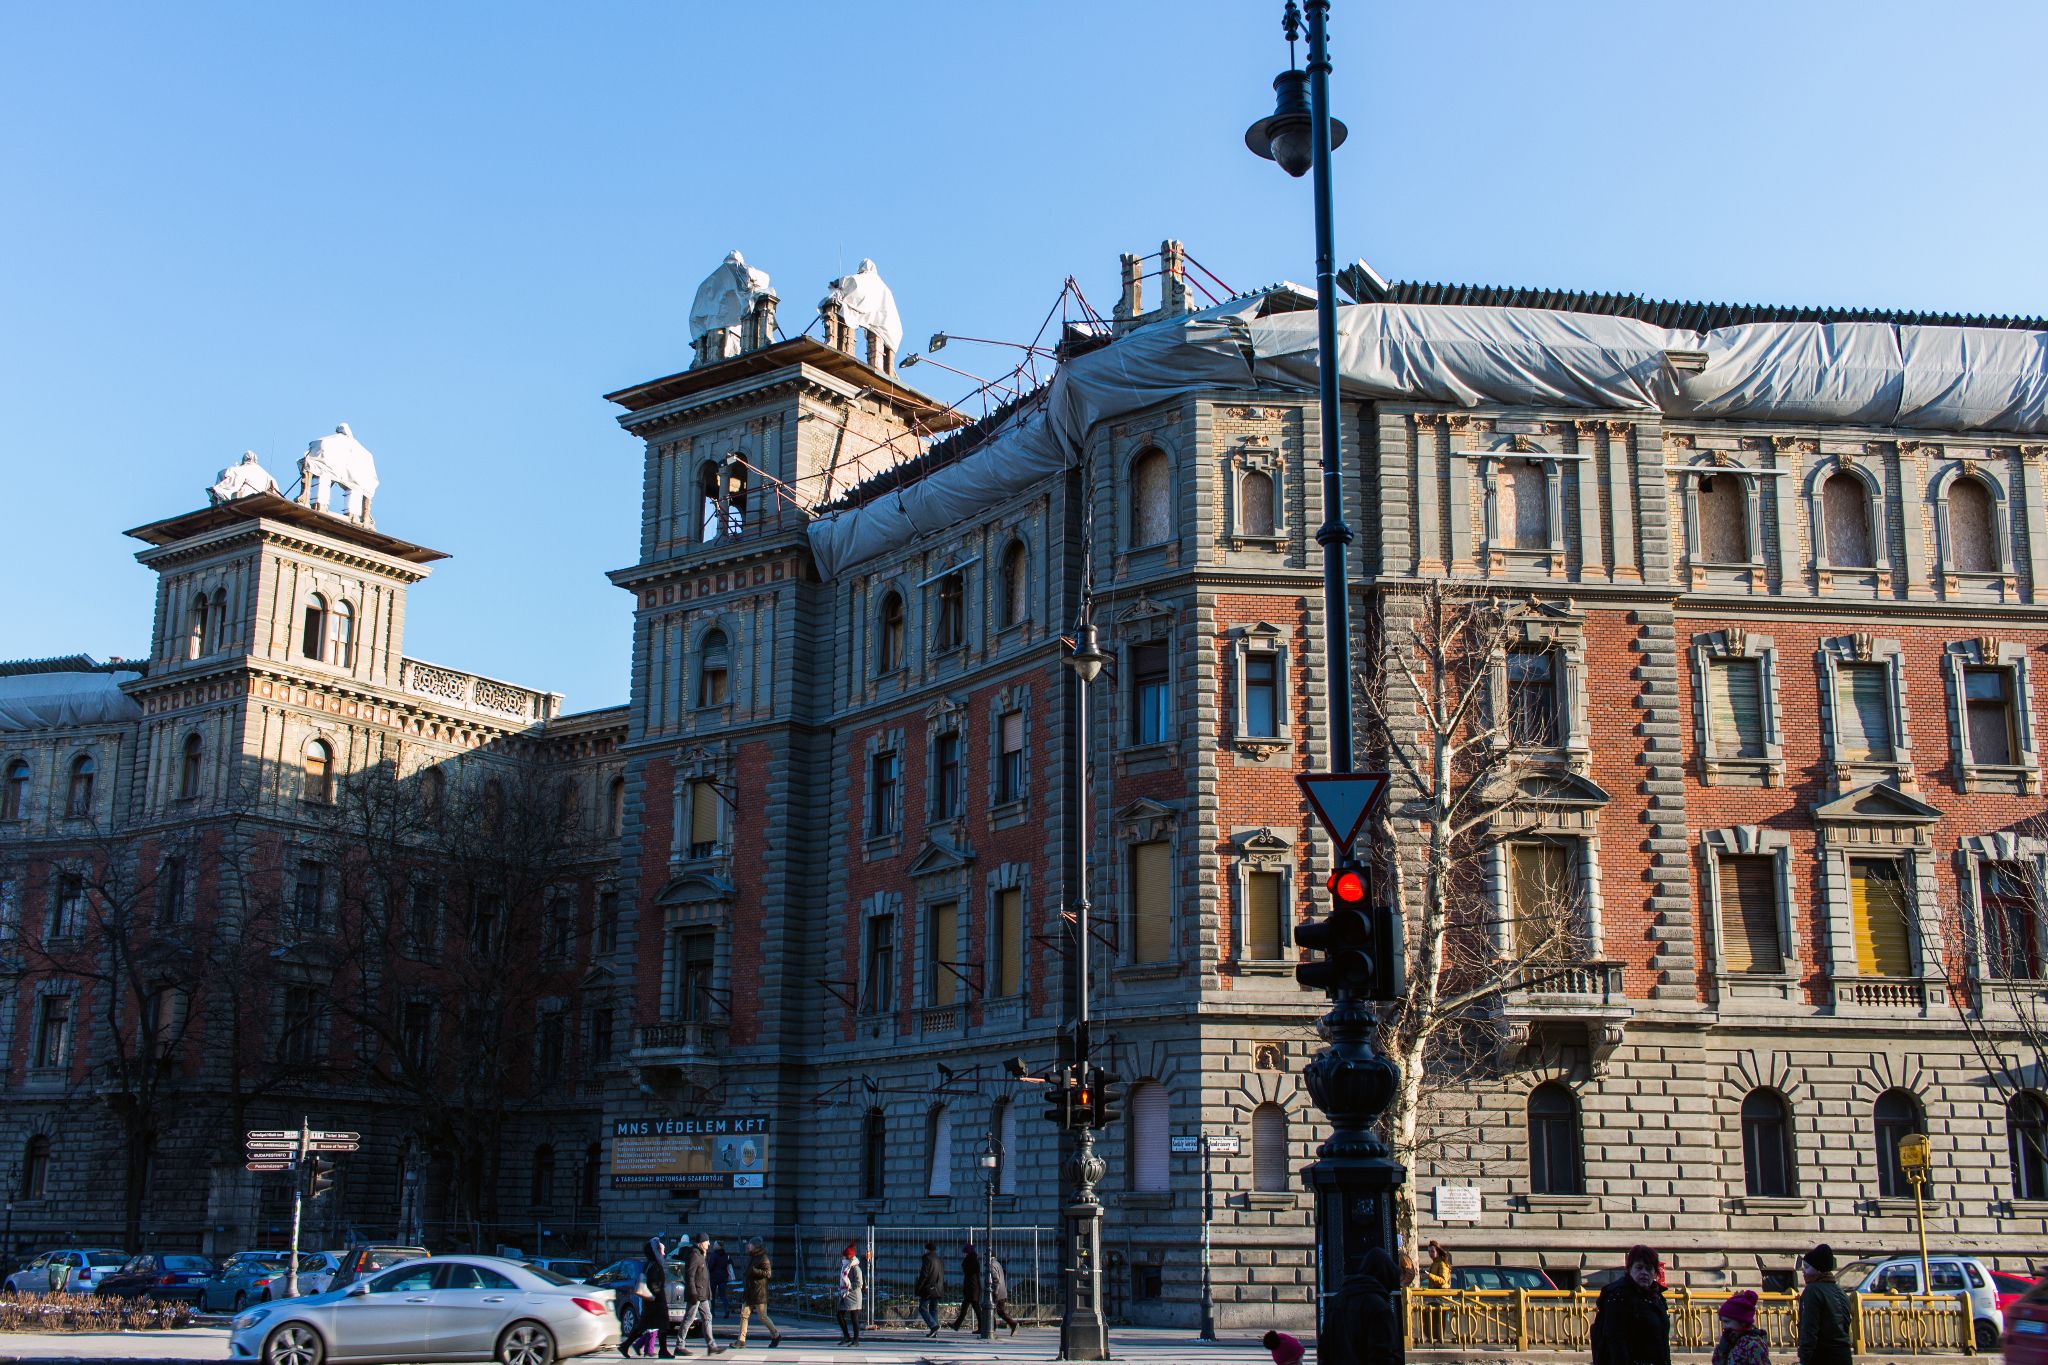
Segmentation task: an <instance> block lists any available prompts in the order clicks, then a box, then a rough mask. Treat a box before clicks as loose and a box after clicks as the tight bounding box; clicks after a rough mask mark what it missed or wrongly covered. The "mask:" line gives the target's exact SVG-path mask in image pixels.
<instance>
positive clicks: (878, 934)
mask: <svg viewBox="0 0 2048 1365" xmlns="http://www.w3.org/2000/svg"><path fill="white" fill-rule="evenodd" d="M897 920H898V916H897V913H896V910H895V908H894V907H893V906H885V907H882V908H878V909H877V908H871V909H869V910H868V912H867V913H866V914H864V915H862V916H861V931H860V993H859V995H858V996H857V997H856V998H857V999H858V1000H859V1001H860V1008H859V1009H858V1010H857V1011H856V1013H858V1014H860V1015H861V1016H862V1017H864V1018H873V1019H888V1018H892V1017H894V1015H895V1014H896V1012H897V1010H898V1009H899V1008H900V1007H901V1005H902V1000H901V998H900V996H901V992H900V989H899V988H900V986H901V984H902V983H901V977H902V975H903V968H902V964H901V962H900V961H899V960H898V956H897V948H898V943H897V939H896V930H897Z"/></svg>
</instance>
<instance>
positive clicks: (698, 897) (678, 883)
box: [654, 872, 738, 908]
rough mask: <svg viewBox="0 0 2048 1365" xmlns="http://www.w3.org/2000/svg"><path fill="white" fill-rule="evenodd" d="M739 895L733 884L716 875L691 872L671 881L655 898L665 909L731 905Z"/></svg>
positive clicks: (656, 902) (655, 901) (657, 903)
mask: <svg viewBox="0 0 2048 1365" xmlns="http://www.w3.org/2000/svg"><path fill="white" fill-rule="evenodd" d="M736 894H738V893H737V888H735V887H734V886H733V884H732V882H731V881H730V880H729V879H728V878H725V877H721V876H718V875H716V874H714V873H706V872H691V873H685V874H684V875H683V876H680V877H672V878H670V879H669V883H668V885H666V886H664V887H662V888H661V891H660V893H659V894H658V895H656V896H655V898H654V903H655V904H656V905H659V906H663V907H670V908H672V907H676V906H686V905H709V904H715V903H729V902H731V901H732V899H733V897H734V896H735V895H736Z"/></svg>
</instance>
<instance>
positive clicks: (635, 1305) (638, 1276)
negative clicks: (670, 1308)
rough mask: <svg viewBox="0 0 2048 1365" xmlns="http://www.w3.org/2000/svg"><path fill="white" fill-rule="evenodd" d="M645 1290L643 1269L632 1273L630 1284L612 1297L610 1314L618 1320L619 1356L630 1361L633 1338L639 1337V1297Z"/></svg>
mask: <svg viewBox="0 0 2048 1365" xmlns="http://www.w3.org/2000/svg"><path fill="white" fill-rule="evenodd" d="M646 1290H647V1273H646V1271H645V1270H644V1269H640V1270H635V1271H634V1272H633V1280H632V1283H630V1284H622V1285H620V1286H619V1290H618V1292H617V1293H616V1294H614V1295H612V1312H614V1313H615V1314H617V1315H618V1319H619V1354H620V1355H622V1356H625V1357H626V1358H627V1359H629V1360H630V1359H631V1358H632V1355H633V1338H635V1337H637V1336H639V1335H640V1304H641V1302H642V1300H641V1297H640V1296H641V1295H642V1294H643V1293H645V1292H646Z"/></svg>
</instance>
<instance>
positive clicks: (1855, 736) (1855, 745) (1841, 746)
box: [1835, 663, 1892, 760]
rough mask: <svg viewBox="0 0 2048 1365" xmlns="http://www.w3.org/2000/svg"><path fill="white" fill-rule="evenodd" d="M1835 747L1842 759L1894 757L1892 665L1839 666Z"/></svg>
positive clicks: (1837, 669)
mask: <svg viewBox="0 0 2048 1365" xmlns="http://www.w3.org/2000/svg"><path fill="white" fill-rule="evenodd" d="M1835 748H1836V755H1835V756H1836V757H1837V758H1841V759H1863V760H1869V759H1889V758H1890V757H1891V756H1892V679H1891V665H1890V664H1878V663H1873V664H1838V665H1836V667H1835Z"/></svg>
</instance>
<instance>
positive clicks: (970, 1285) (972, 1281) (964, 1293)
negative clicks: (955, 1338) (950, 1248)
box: [953, 1242, 981, 1336]
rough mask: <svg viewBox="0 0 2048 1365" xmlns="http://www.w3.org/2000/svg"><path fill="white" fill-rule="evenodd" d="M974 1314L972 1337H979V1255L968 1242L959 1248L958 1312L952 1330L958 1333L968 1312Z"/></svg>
mask: <svg viewBox="0 0 2048 1365" xmlns="http://www.w3.org/2000/svg"><path fill="white" fill-rule="evenodd" d="M969 1309H972V1310H973V1312H974V1335H976V1336H980V1335H981V1255H980V1253H979V1252H977V1251H975V1249H974V1243H972V1242H969V1243H968V1244H967V1245H966V1246H963V1247H961V1248H960V1311H959V1312H957V1313H955V1314H954V1315H953V1330H954V1331H956V1332H957V1331H959V1330H960V1324H961V1323H963V1322H965V1321H966V1320H967V1313H968V1310H969Z"/></svg>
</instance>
